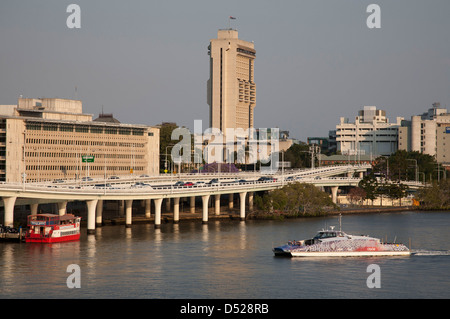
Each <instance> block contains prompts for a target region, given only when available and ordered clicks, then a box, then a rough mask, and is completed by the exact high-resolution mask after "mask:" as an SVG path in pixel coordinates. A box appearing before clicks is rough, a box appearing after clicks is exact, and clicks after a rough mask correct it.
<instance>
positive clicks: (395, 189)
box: [386, 183, 408, 206]
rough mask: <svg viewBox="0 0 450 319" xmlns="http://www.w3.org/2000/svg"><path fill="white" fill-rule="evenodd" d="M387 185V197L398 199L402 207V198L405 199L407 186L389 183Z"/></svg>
mask: <svg viewBox="0 0 450 319" xmlns="http://www.w3.org/2000/svg"><path fill="white" fill-rule="evenodd" d="M386 185H387V195H388V196H389V198H391V199H399V200H400V206H402V198H403V197H405V195H406V191H407V190H408V186H407V185H405V184H402V183H396V184H394V183H391V184H386Z"/></svg>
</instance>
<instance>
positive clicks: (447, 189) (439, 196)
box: [416, 180, 450, 209]
mask: <svg viewBox="0 0 450 319" xmlns="http://www.w3.org/2000/svg"><path fill="white" fill-rule="evenodd" d="M416 198H417V199H418V200H419V202H420V206H421V207H423V208H426V209H448V208H449V207H450V180H443V181H440V182H434V183H432V184H430V185H428V186H427V187H423V188H421V189H420V190H419V191H418V192H417V193H416Z"/></svg>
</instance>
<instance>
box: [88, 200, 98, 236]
mask: <svg viewBox="0 0 450 319" xmlns="http://www.w3.org/2000/svg"><path fill="white" fill-rule="evenodd" d="M97 202H98V199H94V200H88V201H86V206H87V210H88V218H87V233H88V235H91V234H95V209H96V208H97Z"/></svg>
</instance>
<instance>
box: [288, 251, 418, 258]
mask: <svg viewBox="0 0 450 319" xmlns="http://www.w3.org/2000/svg"><path fill="white" fill-rule="evenodd" d="M409 255H411V253H410V252H409V251H334V252H330V251H328V252H320V251H316V252H295V251H292V252H291V256H292V257H376V256H409Z"/></svg>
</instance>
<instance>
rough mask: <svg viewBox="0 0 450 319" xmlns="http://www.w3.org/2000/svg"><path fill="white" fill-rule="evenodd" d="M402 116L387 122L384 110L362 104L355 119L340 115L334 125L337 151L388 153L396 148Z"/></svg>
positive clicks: (376, 154)
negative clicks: (352, 120) (350, 120)
mask: <svg viewBox="0 0 450 319" xmlns="http://www.w3.org/2000/svg"><path fill="white" fill-rule="evenodd" d="M402 120H403V118H402V117H397V118H396V122H395V123H389V119H388V118H387V117H386V111H384V110H377V108H376V107H375V106H364V109H363V110H360V111H359V113H358V116H356V117H355V121H354V122H353V123H352V122H349V119H348V118H344V117H341V119H340V123H339V124H338V125H336V144H337V151H338V152H341V154H347V155H356V154H359V155H374V156H379V155H390V154H392V153H394V152H396V151H397V148H398V129H399V127H400V126H401V123H402Z"/></svg>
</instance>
